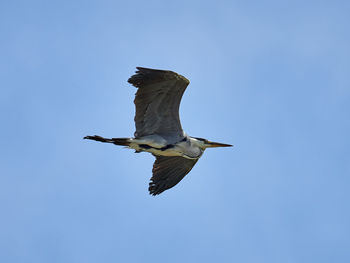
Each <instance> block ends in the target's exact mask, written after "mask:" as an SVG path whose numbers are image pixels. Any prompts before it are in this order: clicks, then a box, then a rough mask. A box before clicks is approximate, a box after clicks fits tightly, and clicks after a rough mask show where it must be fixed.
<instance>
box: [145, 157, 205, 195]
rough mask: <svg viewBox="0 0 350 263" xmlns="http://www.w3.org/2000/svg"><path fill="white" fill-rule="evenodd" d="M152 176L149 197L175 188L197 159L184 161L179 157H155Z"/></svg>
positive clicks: (184, 159)
mask: <svg viewBox="0 0 350 263" xmlns="http://www.w3.org/2000/svg"><path fill="white" fill-rule="evenodd" d="M155 157H156V161H155V162H154V164H153V170H152V172H153V176H152V178H151V182H150V183H149V188H148V190H149V192H150V194H151V195H158V194H160V193H162V192H163V191H165V190H167V189H169V188H171V187H173V186H175V185H176V184H177V183H178V182H180V181H181V180H182V178H184V177H185V175H186V174H188V173H189V172H190V171H191V169H192V168H193V166H194V165H195V164H196V162H197V161H198V159H186V158H183V157H180V156H155Z"/></svg>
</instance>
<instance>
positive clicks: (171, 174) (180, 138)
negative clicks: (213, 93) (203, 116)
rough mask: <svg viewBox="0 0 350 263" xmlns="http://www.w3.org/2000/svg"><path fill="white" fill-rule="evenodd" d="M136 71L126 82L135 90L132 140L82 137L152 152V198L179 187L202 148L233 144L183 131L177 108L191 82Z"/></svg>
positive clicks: (169, 73)
mask: <svg viewBox="0 0 350 263" xmlns="http://www.w3.org/2000/svg"><path fill="white" fill-rule="evenodd" d="M136 69H137V71H136V72H135V74H134V75H132V76H131V77H130V78H129V79H128V82H129V83H130V84H132V85H133V86H134V87H135V88H137V92H136V94H135V99H134V103H135V107H136V114H135V117H134V121H135V126H136V131H135V133H134V137H132V138H104V137H101V136H98V135H94V136H85V137H84V139H88V140H94V141H99V142H104V143H112V144H115V145H120V146H125V147H126V148H130V149H134V150H135V152H136V153H140V152H149V153H151V154H152V155H153V156H154V157H155V158H156V159H155V162H154V164H153V169H152V177H151V179H150V182H149V187H148V190H149V194H151V195H154V196H155V195H159V194H160V193H162V192H164V191H165V190H168V189H170V188H172V187H174V186H175V185H176V184H178V183H179V182H180V181H181V180H182V179H183V178H184V177H185V176H186V175H187V174H188V173H189V172H190V171H191V169H192V168H193V166H194V165H195V164H196V163H197V161H198V160H199V158H200V157H201V156H202V154H203V153H204V151H205V149H207V148H213V147H231V146H232V145H230V144H225V143H218V142H212V141H209V140H207V139H203V138H199V137H191V136H189V135H187V134H186V133H185V132H184V131H183V129H182V126H181V122H180V117H179V106H180V101H181V98H182V95H183V94H184V92H185V90H186V88H187V86H188V85H189V83H190V81H189V80H188V79H187V78H185V77H184V76H182V75H180V74H178V73H176V72H173V71H170V70H160V69H151V68H143V67H136Z"/></svg>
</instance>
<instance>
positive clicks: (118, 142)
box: [84, 135, 131, 146]
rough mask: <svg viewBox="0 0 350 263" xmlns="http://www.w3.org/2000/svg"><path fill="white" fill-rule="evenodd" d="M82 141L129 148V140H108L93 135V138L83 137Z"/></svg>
mask: <svg viewBox="0 0 350 263" xmlns="http://www.w3.org/2000/svg"><path fill="white" fill-rule="evenodd" d="M84 139H88V140H94V141H98V142H108V143H113V144H115V145H122V146H129V145H130V139H131V138H111V139H108V138H103V137H101V136H98V135H94V136H85V137H84Z"/></svg>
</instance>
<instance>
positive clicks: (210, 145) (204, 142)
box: [194, 137, 232, 149]
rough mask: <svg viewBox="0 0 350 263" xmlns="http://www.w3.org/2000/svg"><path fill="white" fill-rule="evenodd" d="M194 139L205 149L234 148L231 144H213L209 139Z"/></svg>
mask: <svg viewBox="0 0 350 263" xmlns="http://www.w3.org/2000/svg"><path fill="white" fill-rule="evenodd" d="M194 138H195V139H196V140H197V141H198V144H199V146H200V147H201V148H203V149H206V148H214V147H232V145H231V144H226V143H220V142H211V141H209V140H207V139H203V138H197V137H194Z"/></svg>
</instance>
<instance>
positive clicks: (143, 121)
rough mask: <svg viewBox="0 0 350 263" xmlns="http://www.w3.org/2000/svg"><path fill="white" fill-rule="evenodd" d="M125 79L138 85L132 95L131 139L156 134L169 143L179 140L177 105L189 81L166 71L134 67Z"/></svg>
mask: <svg viewBox="0 0 350 263" xmlns="http://www.w3.org/2000/svg"><path fill="white" fill-rule="evenodd" d="M137 69H138V71H136V74H135V75H133V76H131V78H129V80H128V82H129V83H131V84H132V85H133V86H135V87H136V88H138V90H137V92H136V96H135V100H134V103H135V106H136V114H135V119H134V120H135V125H136V131H135V134H134V135H135V138H138V137H142V136H146V135H153V134H158V135H161V136H162V137H163V138H165V139H166V140H168V141H169V142H170V143H176V142H178V141H180V140H182V139H183V137H184V136H183V130H182V127H181V123H180V117H179V106H180V101H181V98H182V95H183V93H184V92H185V90H186V87H187V86H188V84H189V83H190V82H189V80H188V79H186V78H185V77H183V76H181V75H179V74H177V73H175V72H172V71H168V70H155V69H148V68H141V67H137Z"/></svg>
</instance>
